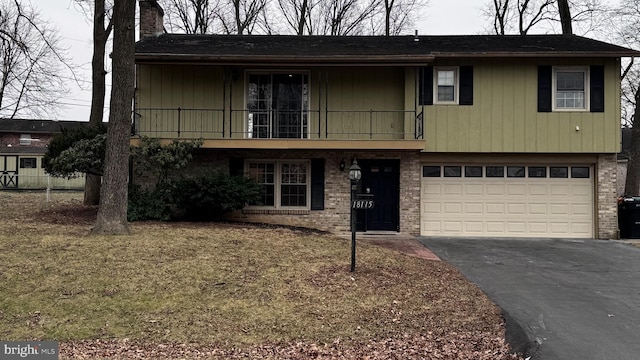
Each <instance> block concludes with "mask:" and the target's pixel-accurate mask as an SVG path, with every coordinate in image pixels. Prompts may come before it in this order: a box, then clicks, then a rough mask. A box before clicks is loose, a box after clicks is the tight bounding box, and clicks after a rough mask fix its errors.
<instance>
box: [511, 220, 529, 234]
mask: <svg viewBox="0 0 640 360" xmlns="http://www.w3.org/2000/svg"><path fill="white" fill-rule="evenodd" d="M507 231H508V232H509V233H512V234H513V233H519V234H525V233H526V232H527V223H526V222H524V221H521V222H516V221H510V222H508V223H507Z"/></svg>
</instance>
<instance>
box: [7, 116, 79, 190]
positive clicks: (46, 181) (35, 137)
mask: <svg viewBox="0 0 640 360" xmlns="http://www.w3.org/2000/svg"><path fill="white" fill-rule="evenodd" d="M83 124H86V123H81V122H78V121H53V120H35V119H0V190H2V189H11V190H15V189H20V190H25V189H46V188H53V189H83V188H84V177H83V176H78V177H77V178H71V179H66V178H56V177H50V176H49V175H48V174H47V173H46V171H45V170H44V164H43V163H42V159H43V157H44V154H45V153H46V152H47V145H48V144H49V142H50V141H51V139H52V138H53V136H54V135H55V134H59V133H60V132H61V131H62V129H63V128H76V127H79V126H83Z"/></svg>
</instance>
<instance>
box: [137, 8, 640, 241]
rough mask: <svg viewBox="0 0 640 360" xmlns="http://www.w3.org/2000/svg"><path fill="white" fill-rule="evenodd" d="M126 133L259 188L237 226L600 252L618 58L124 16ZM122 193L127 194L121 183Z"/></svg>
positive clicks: (611, 208)
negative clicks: (134, 29) (135, 38)
mask: <svg viewBox="0 0 640 360" xmlns="http://www.w3.org/2000/svg"><path fill="white" fill-rule="evenodd" d="M140 10H141V11H140V14H141V20H140V37H141V40H140V41H139V42H138V43H137V44H136V55H135V56H136V67H137V71H136V77H137V79H136V82H137V86H136V94H135V119H134V128H135V129H134V132H135V135H134V137H133V138H132V143H133V144H136V143H137V142H138V140H137V137H139V136H151V137H156V138H159V139H161V140H162V141H165V142H168V141H171V140H173V139H191V138H202V139H204V145H203V149H201V150H200V151H198V153H197V157H196V159H195V161H194V166H195V167H198V168H200V169H211V170H212V171H213V170H215V169H228V170H229V171H231V172H234V173H244V174H247V175H248V176H250V177H251V178H253V179H255V180H257V181H258V182H260V183H261V184H262V185H263V188H264V194H263V197H262V199H261V201H259V202H258V203H255V204H248V205H247V206H246V207H245V208H244V209H243V210H242V211H240V212H238V213H237V214H234V216H233V217H234V218H235V219H241V220H244V221H260V222H268V223H277V224H289V225H298V226H309V227H315V228H320V229H325V230H331V231H336V232H346V231H348V230H349V213H350V200H349V194H350V183H349V179H348V169H349V166H350V165H351V164H352V161H353V160H354V159H357V162H358V164H359V165H360V166H361V168H362V170H363V174H362V180H361V181H360V183H359V186H360V189H361V192H362V193H370V194H373V196H374V198H375V203H376V206H375V208H373V209H370V210H366V211H360V214H359V220H358V227H359V229H360V230H366V231H372V230H388V231H400V232H405V233H410V234H416V235H417V234H421V235H437V236H474V237H483V236H491V237H504V236H509V237H541V236H542V237H568V238H592V237H598V238H615V237H616V234H617V215H616V153H617V152H618V151H619V144H620V141H619V138H620V59H621V57H626V56H638V55H640V53H638V52H636V51H633V50H630V49H626V48H623V47H619V46H615V45H611V44H607V43H604V42H600V41H595V40H592V39H588V38H584V37H579V36H561V35H531V36H392V37H377V36H355V37H330V36H233V35H181V34H165V33H163V27H162V16H163V12H162V9H161V8H160V7H159V6H158V5H157V3H156V1H154V0H141V1H140ZM134 181H135V179H134Z"/></svg>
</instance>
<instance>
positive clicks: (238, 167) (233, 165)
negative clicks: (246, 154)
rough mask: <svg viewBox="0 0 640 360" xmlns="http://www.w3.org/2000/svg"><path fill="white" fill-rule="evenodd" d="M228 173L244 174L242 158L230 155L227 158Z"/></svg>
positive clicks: (234, 174) (232, 174)
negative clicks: (230, 156)
mask: <svg viewBox="0 0 640 360" xmlns="http://www.w3.org/2000/svg"><path fill="white" fill-rule="evenodd" d="M229 174H230V175H231V176H236V175H244V159H243V158H236V157H232V158H230V159H229Z"/></svg>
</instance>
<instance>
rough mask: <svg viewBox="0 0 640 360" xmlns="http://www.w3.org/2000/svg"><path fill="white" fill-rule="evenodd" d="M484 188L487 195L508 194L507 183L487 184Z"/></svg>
mask: <svg viewBox="0 0 640 360" xmlns="http://www.w3.org/2000/svg"><path fill="white" fill-rule="evenodd" d="M484 188H485V191H486V193H487V195H497V196H504V195H505V194H506V188H505V184H487V185H485V186H484Z"/></svg>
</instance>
